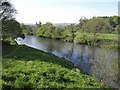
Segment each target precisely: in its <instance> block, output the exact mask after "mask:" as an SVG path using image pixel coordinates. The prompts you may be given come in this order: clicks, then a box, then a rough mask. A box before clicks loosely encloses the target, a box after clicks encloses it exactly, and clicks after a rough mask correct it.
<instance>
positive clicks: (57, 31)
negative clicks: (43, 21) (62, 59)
mask: <svg viewBox="0 0 120 90" xmlns="http://www.w3.org/2000/svg"><path fill="white" fill-rule="evenodd" d="M61 35H62V29H61V28H60V27H58V26H56V27H55V29H54V31H53V32H52V38H54V39H60V38H61Z"/></svg>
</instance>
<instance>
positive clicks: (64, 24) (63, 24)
mask: <svg viewBox="0 0 120 90" xmlns="http://www.w3.org/2000/svg"><path fill="white" fill-rule="evenodd" d="M70 24H74V23H54V24H53V25H55V26H60V27H65V26H67V25H70Z"/></svg>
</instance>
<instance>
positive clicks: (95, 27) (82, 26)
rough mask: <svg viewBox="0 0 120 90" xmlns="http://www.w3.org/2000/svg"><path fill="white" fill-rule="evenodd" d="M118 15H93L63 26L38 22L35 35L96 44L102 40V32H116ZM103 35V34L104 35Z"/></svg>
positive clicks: (119, 18) (118, 26) (118, 21)
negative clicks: (76, 22)
mask: <svg viewBox="0 0 120 90" xmlns="http://www.w3.org/2000/svg"><path fill="white" fill-rule="evenodd" d="M119 23H120V17H118V16H111V17H107V16H106V17H105V16H104V17H93V18H91V19H87V18H81V19H80V20H79V23H78V24H71V25H67V26H65V27H64V28H62V27H58V26H55V25H53V24H52V23H50V22H47V23H45V24H41V23H40V25H39V24H38V30H37V32H36V35H37V36H40V37H47V38H53V39H61V40H63V41H68V42H75V43H84V44H92V45H94V44H96V43H98V42H100V41H103V38H99V37H102V35H103V34H117V33H118V30H119V28H120V25H119ZM104 36H105V35H104Z"/></svg>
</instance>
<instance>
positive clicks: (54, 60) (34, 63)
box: [2, 44, 104, 89]
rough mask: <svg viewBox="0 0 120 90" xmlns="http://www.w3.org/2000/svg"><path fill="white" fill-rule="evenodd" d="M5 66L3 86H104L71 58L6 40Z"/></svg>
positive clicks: (8, 87) (4, 47)
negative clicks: (67, 58)
mask: <svg viewBox="0 0 120 90" xmlns="http://www.w3.org/2000/svg"><path fill="white" fill-rule="evenodd" d="M2 67H3V73H2V83H3V89H10V88H12V89H13V88H24V89H26V88H102V87H104V86H103V84H102V83H99V82H98V81H97V80H96V79H95V78H94V77H91V76H88V75H86V74H85V73H83V72H82V71H81V70H80V69H77V68H74V66H73V64H72V63H71V62H69V61H67V60H63V59H61V58H58V57H57V56H54V55H52V54H50V53H45V52H43V51H40V50H36V49H33V48H30V47H27V46H24V45H23V46H17V45H9V44H4V45H3V66H2Z"/></svg>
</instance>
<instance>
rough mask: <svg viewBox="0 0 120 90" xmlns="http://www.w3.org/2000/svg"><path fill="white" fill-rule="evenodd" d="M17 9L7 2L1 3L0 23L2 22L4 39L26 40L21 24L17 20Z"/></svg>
mask: <svg viewBox="0 0 120 90" xmlns="http://www.w3.org/2000/svg"><path fill="white" fill-rule="evenodd" d="M16 13H17V12H16V9H15V8H14V7H13V5H12V4H11V3H10V2H9V1H7V0H1V1H0V21H1V22H2V34H1V35H2V39H3V40H5V39H9V40H13V39H14V38H16V37H22V38H24V35H23V34H22V31H21V28H20V24H19V22H18V21H16V20H15V18H14V16H15V14H16Z"/></svg>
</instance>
